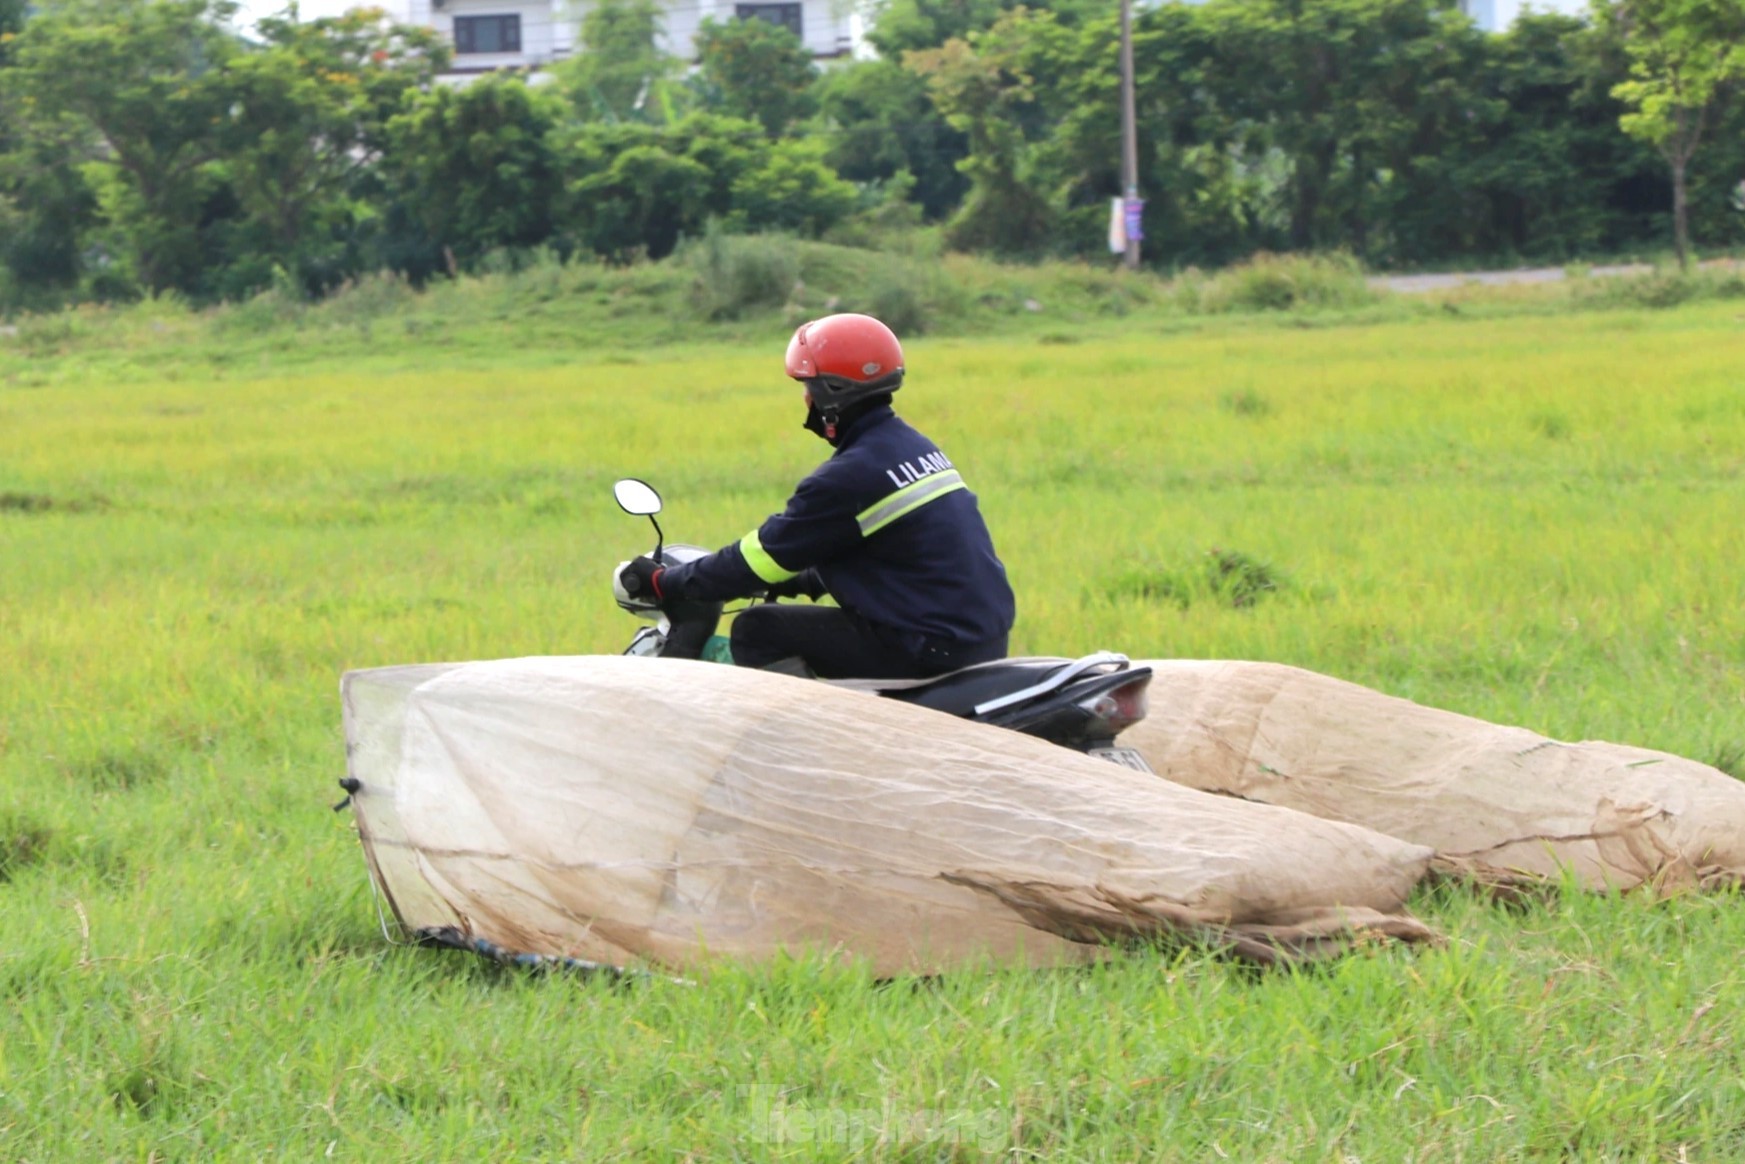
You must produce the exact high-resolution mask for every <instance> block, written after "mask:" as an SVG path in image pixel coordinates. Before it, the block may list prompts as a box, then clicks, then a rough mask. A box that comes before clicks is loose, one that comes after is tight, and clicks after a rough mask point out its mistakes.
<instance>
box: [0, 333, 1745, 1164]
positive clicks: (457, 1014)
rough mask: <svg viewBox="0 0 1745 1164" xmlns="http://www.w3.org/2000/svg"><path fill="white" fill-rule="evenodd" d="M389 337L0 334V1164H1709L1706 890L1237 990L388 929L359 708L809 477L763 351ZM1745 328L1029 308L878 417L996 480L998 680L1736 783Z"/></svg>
mask: <svg viewBox="0 0 1745 1164" xmlns="http://www.w3.org/2000/svg"><path fill="white" fill-rule="evenodd" d="M382 310H383V314H382V315H381V316H380V317H379V319H377V322H376V323H375V325H374V329H373V332H372V331H371V330H370V329H369V328H368V327H365V328H364V329H363V332H362V333H361V335H362V338H360V333H359V331H358V330H357V329H356V328H353V329H352V330H351V331H348V332H347V333H346V334H347V335H348V336H350V338H349V339H348V340H346V342H344V343H337V342H336V343H333V344H331V345H329V344H327V343H326V342H325V337H324V333H322V332H320V331H317V330H313V329H305V330H292V329H290V328H289V327H286V328H283V329H279V330H275V329H274V326H273V325H271V323H270V321H268V322H266V323H262V324H261V325H260V326H259V327H258V328H254V329H253V330H246V329H243V330H239V328H240V325H239V324H237V323H236V319H235V318H234V317H231V318H230V321H229V322H228V323H226V322H225V320H223V319H220V320H219V321H218V322H217V323H213V324H211V325H210V326H209V325H208V324H206V323H203V322H198V321H195V322H189V319H188V318H187V317H185V316H182V315H177V314H174V313H171V314H170V315H168V316H165V317H164V322H163V326H162V328H161V329H160V330H162V331H163V332H164V333H165V334H164V335H162V336H160V337H158V338H157V339H153V338H151V331H152V328H151V327H150V326H149V325H150V320H151V316H150V315H149V313H148V314H146V315H142V316H138V317H134V322H133V323H132V324H130V325H129V326H130V327H132V328H133V330H132V331H129V332H128V333H127V334H126V335H125V336H122V337H121V338H117V337H116V335H112V334H106V332H105V324H104V318H106V317H91V316H82V317H69V318H68V319H66V320H63V321H60V322H56V321H52V320H49V321H36V322H33V323H31V324H29V325H28V326H27V327H26V328H24V329H23V330H22V333H21V335H20V336H19V337H17V342H15V343H14V344H13V345H12V347H11V348H10V349H8V348H7V347H5V346H3V345H0V1158H4V1159H6V1160H21V1161H48V1160H66V1161H89V1160H139V1161H146V1160H160V1161H168V1160H208V1159H221V1160H255V1159H260V1158H264V1157H269V1156H273V1157H284V1158H289V1159H324V1158H331V1159H342V1160H343V1159H351V1160H382V1159H416V1160H510V1159H514V1160H523V1159H526V1160H596V1159H636V1160H640V1159H650V1158H665V1159H698V1160H704V1159H707V1160H764V1159H776V1158H779V1159H800V1160H810V1159H825V1160H834V1159H904V1160H935V1159H983V1158H994V1157H999V1158H1023V1159H1050V1160H1061V1159H1071V1160H1127V1159H1158V1160H1191V1161H1199V1160H1209V1159H1231V1160H1277V1161H1298V1160H1321V1159H1331V1160H1339V1159H1344V1160H1362V1161H1403V1160H1415V1161H1428V1160H1446V1161H1468V1160H1470V1161H1478V1160H1496V1159H1581V1160H1610V1159H1616V1160H1665V1161H1685V1160H1689V1161H1727V1160H1738V1159H1742V1158H1745V1035H1742V1034H1741V1032H1745V1025H1742V1020H1741V1013H1740V1012H1741V1007H1742V1006H1745V989H1742V987H1745V969H1741V958H1740V950H1741V949H1742V948H1745V901H1741V900H1740V899H1739V898H1738V896H1737V895H1719V896H1711V897H1689V898H1683V899H1679V900H1674V901H1671V902H1667V903H1660V904H1656V903H1652V902H1649V901H1647V900H1643V899H1638V898H1607V897H1597V896H1581V895H1570V896H1563V897H1558V896H1552V897H1550V898H1548V899H1547V900H1545V901H1541V902H1537V903H1533V904H1530V905H1527V906H1524V907H1505V906H1503V905H1500V904H1494V903H1491V902H1488V901H1486V900H1483V899H1481V898H1478V897H1476V896H1474V895H1472V894H1470V893H1468V892H1466V891H1463V890H1460V889H1458V888H1450V887H1441V888H1436V889H1426V890H1425V891H1424V892H1423V893H1422V895H1421V896H1420V898H1419V899H1418V900H1417V901H1416V902H1415V908H1416V909H1417V911H1418V912H1419V913H1421V914H1422V915H1423V916H1425V917H1426V918H1428V919H1429V920H1430V921H1432V922H1433V923H1434V924H1435V925H1437V926H1438V927H1439V928H1440V929H1442V930H1443V931H1444V932H1445V933H1446V934H1448V935H1449V938H1450V940H1449V942H1448V943H1447V944H1446V946H1444V947H1442V948H1439V949H1418V950H1405V949H1393V948H1372V949H1367V950H1365V951H1363V952H1361V953H1360V954H1358V955H1356V956H1354V957H1351V958H1348V959H1346V960H1344V961H1341V962H1339V963H1336V964H1332V965H1329V966H1325V967H1320V968H1315V969H1309V970H1300V971H1282V972H1267V973H1257V972H1254V971H1252V970H1249V969H1245V968H1242V967H1240V966H1237V965H1233V964H1231V963H1228V962H1226V961H1223V960H1221V959H1219V958H1218V957H1216V956H1215V955H1213V954H1211V953H1208V952H1206V951H1202V950H1194V949H1163V950H1160V949H1143V950H1136V951H1131V952H1124V953H1121V954H1119V955H1118V956H1116V957H1115V958H1114V959H1113V960H1112V961H1111V962H1109V963H1108V964H1106V965H1103V966H1100V967H1098V968H1095V969H1092V970H1086V971H1082V972H1071V973H1015V972H1009V971H1000V970H988V971H986V972H978V973H968V972H966V973H962V974H956V975H952V976H949V977H947V978H944V979H941V980H936V981H928V982H913V981H897V982H892V983H878V982H874V981H871V980H870V979H869V977H868V976H867V975H866V974H865V973H864V972H863V971H862V970H861V969H859V968H857V967H854V966H843V965H838V964H834V963H831V962H830V961H828V960H827V959H825V958H821V957H817V956H802V957H799V958H797V959H796V960H794V961H792V962H786V963H782V964H778V965H773V966H761V967H749V968H726V969H723V970H722V971H721V972H720V973H719V974H717V975H713V976H711V977H709V978H707V979H706V980H702V981H699V982H697V983H693V984H689V985H683V984H674V983H669V982H666V981H664V980H653V981H642V982H635V983H628V984H617V985H614V984H611V983H607V982H603V981H598V980H595V981H586V980H582V979H580V978H577V977H575V976H570V975H562V974H538V973H525V972H518V971H512V970H506V969H503V968H500V967H497V966H495V965H493V964H488V963H484V962H482V961H480V960H477V959H475V958H473V957H471V956H469V955H462V954H458V953H452V952H444V951H431V950H416V949H408V948H403V947H397V946H393V945H390V944H389V943H388V942H387V941H386V940H385V938H384V936H383V935H382V933H381V932H380V931H379V929H378V924H377V918H376V913H375V907H374V905H373V903H372V899H371V896H370V893H369V891H368V888H367V886H366V882H365V877H364V871H363V861H362V857H361V853H360V850H359V848H358V845H357V841H356V839H355V836H354V835H353V832H352V829H351V824H350V818H349V814H337V815H336V814H334V813H332V812H330V811H328V805H329V803H330V802H332V801H334V800H337V799H338V797H339V792H338V790H337V788H336V787H335V785H334V781H335V779H336V778H337V777H339V776H340V775H342V774H343V772H344V751H343V744H342V740H341V733H340V713H339V704H338V698H337V683H338V679H339V676H340V674H341V672H343V671H344V670H346V669H348V668H356V667H369V666H376V665H382V664H391V663H403V662H416V661H435V660H444V659H474V658H491V657H502V656H512V655H528V654H552V653H592V652H613V651H616V650H618V649H620V648H621V647H622V645H623V643H624V642H625V641H626V639H627V638H628V636H629V634H630V633H631V631H632V630H633V629H634V626H635V624H634V622H633V621H632V620H631V619H629V618H627V617H626V616H625V615H623V614H622V613H621V612H620V611H618V610H617V609H616V608H615V607H614V606H613V605H612V603H611V600H610V596H609V593H608V590H607V578H608V573H609V570H610V568H611V566H612V564H613V563H614V562H616V561H617V560H619V559H621V558H624V557H627V556H629V555H631V554H632V553H634V552H637V551H639V550H640V549H642V548H644V547H645V546H646V544H647V542H648V537H649V532H648V528H647V525H646V523H645V522H642V521H641V520H640V519H635V518H631V517H628V516H626V515H624V514H622V513H620V512H619V511H618V510H617V508H616V507H615V506H614V505H613V503H612V500H611V496H610V488H609V487H610V483H611V481H612V480H613V479H614V478H616V477H619V476H622V475H627V474H633V475H638V476H643V477H645V478H647V479H648V480H650V481H651V482H653V483H654V484H655V485H656V486H658V487H659V488H660V489H661V490H662V491H663V493H664V494H665V495H666V498H667V506H668V508H667V512H666V514H665V515H664V524H665V526H666V529H667V532H668V534H669V536H670V537H673V538H676V539H679V540H685V541H696V542H701V543H704V544H707V545H711V546H713V545H718V544H721V543H722V542H725V541H727V540H729V539H731V538H734V537H737V536H738V535H739V534H741V533H743V532H744V531H745V530H746V529H748V528H750V527H751V526H752V525H753V524H755V523H756V522H757V521H758V520H760V519H761V518H762V516H763V515H764V514H765V513H767V512H769V511H770V510H771V509H773V508H775V507H776V506H778V505H779V504H780V503H781V502H782V500H783V499H784V498H785V496H786V492H787V490H788V488H789V487H790V486H791V485H792V483H793V482H794V481H795V480H796V479H797V478H798V477H799V476H800V475H802V474H803V473H804V472H805V471H806V470H807V469H809V468H810V467H811V466H812V465H813V464H814V463H815V462H816V461H817V460H818V459H820V457H821V456H822V455H823V454H824V453H825V452H826V451H827V450H826V449H825V448H824V446H823V445H822V444H820V443H819V442H817V441H815V440H814V439H813V438H812V437H810V436H808V435H807V434H805V433H803V432H802V431H801V430H800V428H799V421H800V418H801V411H800V408H799V404H798V396H797V392H796V390H795V388H794V386H793V385H791V384H790V383H788V382H786V381H784V380H782V379H781V378H780V375H779V372H780V364H779V360H780V353H781V349H782V345H783V343H784V342H785V338H786V330H785V328H784V327H783V326H782V325H781V324H780V322H779V321H776V322H770V321H769V320H767V319H765V320H762V321H759V320H752V321H749V322H741V323H737V324H732V325H724V326H722V327H719V328H716V329H715V331H713V332H712V333H710V334H711V335H713V336H714V337H715V340H714V342H711V343H708V344H694V345H690V346H682V345H678V344H674V343H673V342H671V341H672V339H673V337H672V336H671V335H670V334H667V333H666V332H664V331H663V330H662V328H661V327H658V326H654V325H646V324H637V325H634V326H632V325H629V324H627V325H626V331H625V332H624V333H622V334H620V333H615V332H612V331H610V330H606V331H598V330H584V331H577V330H574V329H569V330H566V329H565V328H564V327H562V326H559V325H558V324H556V323H554V322H552V321H551V320H550V319H549V318H548V317H545V316H541V315H539V314H538V313H537V312H535V313H533V314H532V315H531V316H530V317H529V319H528V320H527V321H519V320H518V319H517V318H515V317H513V316H510V317H503V318H497V319H496V320H494V321H491V322H487V323H480V324H478V325H477V326H476V327H475V328H474V330H473V331H470V332H465V333H462V332H459V331H457V332H455V333H453V334H454V335H460V336H461V337H462V338H460V339H458V340H455V341H454V342H437V340H436V339H434V338H433V335H438V334H449V333H445V332H442V331H441V329H440V328H436V329H433V328H432V327H428V326H425V325H422V324H421V325H420V326H417V327H414V326H411V325H410V323H411V321H413V320H415V319H417V318H418V316H417V312H418V311H419V310H420V307H419V304H418V303H417V302H416V301H413V302H410V303H407V304H402V303H394V304H389V305H387V306H386V307H384V308H383V309H382ZM1740 311H1741V308H1740V306H1739V305H1738V304H1737V303H1728V302H1718V303H1700V304H1696V305H1689V306H1684V307H1680V308H1677V309H1675V310H1670V311H1649V310H1617V311H1606V312H1599V311H1594V312H1585V313H1583V312H1575V313H1562V314H1544V313H1533V314H1522V315H1513V316H1512V315H1509V314H1508V313H1507V312H1493V313H1490V314H1489V315H1485V313H1483V312H1479V313H1477V314H1479V315H1480V316H1484V317H1481V318H1474V317H1473V315H1474V313H1472V312H1466V313H1464V314H1459V313H1455V312H1453V311H1447V312H1441V313H1440V317H1438V318H1425V317H1413V318H1403V317H1402V318H1395V319H1387V320H1382V321H1380V322H1364V319H1365V318H1368V317H1367V316H1356V317H1345V318H1344V321H1343V322H1342V321H1341V319H1339V318H1329V317H1313V318H1301V317H1292V316H1283V317H1279V318H1278V319H1275V320H1272V321H1256V320H1253V319H1210V320H1207V319H1200V320H1191V321H1186V322H1184V321H1183V320H1182V319H1180V318H1177V317H1171V318H1162V317H1153V316H1152V315H1151V314H1149V313H1148V312H1146V311H1134V312H1132V313H1130V314H1128V315H1127V316H1125V317H1124V318H1121V319H1107V318H1104V319H1099V318H1096V317H1095V316H1094V315H1091V314H1087V315H1084V316H1082V317H1078V318H1075V319H1071V320H1067V321H1065V322H1062V321H1060V320H1058V319H1051V318H1049V317H1047V316H1046V315H1043V316H1041V317H1039V318H1038V319H1037V320H1035V321H1032V322H1030V323H1028V324H1025V323H1023V322H1022V321H1020V322H1019V323H1017V324H1012V325H1009V326H1003V327H1002V328H1000V329H998V331H999V334H998V335H997V336H991V335H990V336H983V337H981V338H976V337H974V336H973V335H970V334H960V335H959V336H957V337H955V338H954V337H951V336H943V335H941V336H930V337H927V338H924V339H921V340H918V341H916V342H914V343H912V344H911V345H910V352H909V355H910V368H911V379H910V382H909V386H908V387H906V388H905V389H904V390H903V393H902V395H901V397H900V398H899V399H900V402H901V403H902V404H903V405H904V411H905V413H906V415H908V416H909V417H911V418H912V419H913V420H915V421H916V422H917V423H918V424H919V425H920V426H921V427H922V428H923V429H925V430H926V431H928V432H929V433H931V434H932V435H934V436H935V437H936V438H937V439H939V440H940V441H941V443H942V444H943V445H944V446H945V447H946V448H947V450H948V451H949V452H950V454H951V455H952V457H953V459H954V460H955V461H956V462H957V464H958V465H959V466H960V468H962V470H963V471H964V474H965V476H966V478H967V479H968V480H969V481H970V483H971V486H972V488H974V489H976V490H977V492H978V493H979V494H980V496H981V498H982V502H983V506H984V509H985V511H986V513H987V515H988V518H989V521H990V524H991V525H992V527H993V529H994V532H995V535H996V538H997V540H998V542H999V545H1000V548H1001V552H1002V555H1003V556H1004V558H1005V560H1006V563H1007V566H1008V568H1009V570H1010V572H1011V575H1012V578H1013V582H1014V585H1015V588H1016V590H1017V592H1018V595H1019V601H1020V617H1019V625H1018V628H1017V631H1016V634H1015V638H1014V642H1013V650H1014V652H1015V653H1049V654H1074V653H1080V652H1085V651H1090V650H1094V649H1099V648H1111V649H1119V650H1123V651H1126V652H1128V653H1129V654H1132V655H1135V656H1156V657H1172V656H1173V657H1221V658H1252V659H1269V660H1277V661H1281V662H1286V663H1292V664H1296V665H1300V666H1304V667H1309V668H1312V669H1315V670H1318V671H1323V672H1326V673H1330V674H1333V675H1337V676H1340V677H1342V678H1346V679H1351V680H1355V681H1357V682H1361V683H1365V684H1368V685H1371V686H1373V687H1376V688H1379V689H1381V690H1383V691H1387V692H1389V693H1392V694H1397V695H1403V696H1407V697H1410V698H1412V699H1416V700H1418V701H1420V702H1423V703H1427V704H1431V705H1435V706H1439V707H1445V708H1450V709H1453V710H1458V711H1462V712H1466V713H1470V714H1473V715H1478V716H1482V717H1485V718H1488V719H1493V720H1497V721H1501V722H1507V723H1515V724H1521V725H1524V726H1528V727H1531V728H1534V729H1536V730H1539V731H1542V732H1546V733H1548V734H1551V735H1554V736H1557V737H1560V738H1566V739H1582V738H1601V739H1608V740H1614V741H1620V742H1629V743H1635V744H1641V745H1646V746H1651V747H1656V748H1662V749H1666V750H1669V751H1673V752H1677V753H1680V754H1683V755H1688V756H1692V757H1694V758H1697V759H1700V760H1703V761H1706V762H1709V763H1713V764H1717V765H1720V766H1722V767H1726V768H1728V769H1729V770H1730V771H1732V772H1733V773H1734V774H1735V775H1739V774H1741V771H1742V770H1745V610H1742V603H1741V600H1740V599H1741V593H1742V590H1745V587H1742V585H1741V582H1742V579H1741V572H1742V566H1745V533H1742V532H1741V529H1742V523H1741V515H1742V514H1745V373H1742V371H1741V370H1742V369H1745V322H1742V320H1745V316H1741V314H1740ZM1372 314H1373V313H1372ZM1415 315H1416V316H1424V315H1425V313H1422V312H1419V313H1415ZM141 320H144V321H145V322H140V321H141ZM1304 323H1307V324H1312V325H1313V326H1306V327H1305V326H1297V324H1304ZM252 326H253V325H251V327H252ZM457 326H458V325H457ZM56 328H59V329H60V330H59V331H56V330H55V329H56ZM226 328H229V329H230V330H225V329H226ZM959 330H960V331H962V332H966V333H967V332H970V331H972V330H973V329H969V328H964V329H959ZM372 336H373V338H371V337H372ZM142 337H143V338H142ZM1236 556H1240V560H1242V561H1247V562H1249V563H1251V564H1252V565H1253V567H1254V569H1255V570H1257V571H1261V572H1263V573H1264V576H1265V577H1266V578H1267V579H1270V580H1271V582H1272V584H1273V587H1272V588H1271V589H1265V590H1261V591H1258V592H1256V593H1255V595H1254V601H1252V602H1251V603H1247V604H1240V603H1237V602H1236V601H1235V600H1234V598H1235V595H1234V594H1233V592H1232V589H1231V587H1230V586H1228V585H1227V584H1222V583H1220V582H1219V581H1218V579H1217V577H1216V571H1215V569H1214V567H1215V564H1216V563H1217V562H1218V561H1220V560H1222V561H1225V562H1230V561H1236V560H1238V558H1237V557H1236Z"/></svg>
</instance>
